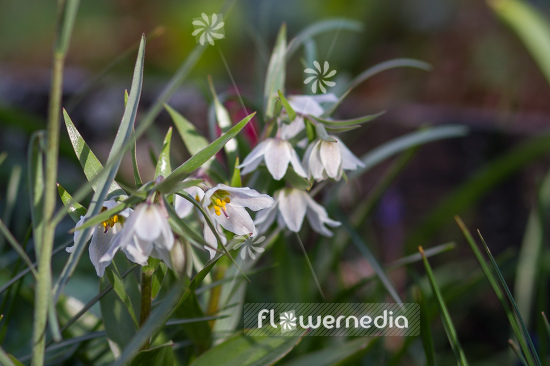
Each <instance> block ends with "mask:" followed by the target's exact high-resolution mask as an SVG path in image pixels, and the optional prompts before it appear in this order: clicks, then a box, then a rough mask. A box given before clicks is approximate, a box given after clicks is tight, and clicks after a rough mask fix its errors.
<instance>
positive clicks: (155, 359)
mask: <svg viewBox="0 0 550 366" xmlns="http://www.w3.org/2000/svg"><path fill="white" fill-rule="evenodd" d="M173 346H174V344H173V343H168V344H164V345H162V346H158V347H155V348H151V349H148V350H144V351H141V352H139V353H138V354H137V355H136V357H135V358H134V359H133V360H132V362H131V363H130V366H151V365H166V366H168V365H174V354H173V351H172V347H173Z"/></svg>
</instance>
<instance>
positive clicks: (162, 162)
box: [155, 127, 172, 178]
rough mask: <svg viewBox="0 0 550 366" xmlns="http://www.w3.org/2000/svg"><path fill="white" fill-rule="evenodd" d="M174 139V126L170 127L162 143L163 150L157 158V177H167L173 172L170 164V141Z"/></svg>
mask: <svg viewBox="0 0 550 366" xmlns="http://www.w3.org/2000/svg"><path fill="white" fill-rule="evenodd" d="M171 140H172V127H170V128H169V129H168V132H167V133H166V137H164V142H163V144H162V150H161V151H160V155H159V158H158V160H157V167H156V169H155V178H156V177H158V176H159V175H162V176H163V177H167V176H169V175H170V173H172V166H171V165H170V141H171Z"/></svg>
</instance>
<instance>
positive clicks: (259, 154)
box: [238, 138, 306, 180]
mask: <svg viewBox="0 0 550 366" xmlns="http://www.w3.org/2000/svg"><path fill="white" fill-rule="evenodd" d="M262 161H265V165H266V166H267V170H268V171H269V173H270V174H271V175H272V176H273V178H274V179H275V180H281V178H282V177H284V176H285V173H286V170H287V168H288V164H289V163H290V164H291V165H292V167H293V168H294V171H295V172H296V173H297V174H298V175H300V176H302V177H304V178H305V177H306V173H305V171H304V169H303V168H302V165H301V164H300V158H299V157H298V154H297V153H296V151H294V148H293V147H292V145H291V144H290V142H288V141H287V140H282V139H279V138H268V139H265V140H264V141H262V142H260V143H259V144H258V145H256V147H255V148H254V149H253V150H252V151H251V152H250V154H248V155H247V156H246V158H245V159H244V160H243V162H242V164H240V165H239V166H238V168H239V169H240V168H243V169H242V171H241V174H248V173H250V172H252V171H254V170H256V168H258V166H259V165H260V163H261V162H262Z"/></svg>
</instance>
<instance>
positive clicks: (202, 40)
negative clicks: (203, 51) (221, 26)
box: [199, 32, 206, 46]
mask: <svg viewBox="0 0 550 366" xmlns="http://www.w3.org/2000/svg"><path fill="white" fill-rule="evenodd" d="M205 39H206V32H204V33H203V34H201V37H200V39H199V42H200V44H201V46H204V41H205Z"/></svg>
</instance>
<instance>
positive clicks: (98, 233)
mask: <svg viewBox="0 0 550 366" xmlns="http://www.w3.org/2000/svg"><path fill="white" fill-rule="evenodd" d="M117 204H118V203H117V202H116V201H115V200H113V199H112V200H108V201H105V202H103V210H102V211H104V210H110V209H111V208H113V207H115V206H116V205H117ZM131 212H132V210H131V209H129V208H127V209H125V210H123V211H121V212H119V213H118V214H116V215H114V216H113V217H111V218H110V219H109V220H107V221H104V222H102V223H101V224H99V225H97V226H94V227H92V228H91V230H90V233H89V234H88V238H86V241H88V240H89V239H90V238H92V241H91V243H90V246H89V247H88V250H89V252H90V260H91V261H92V264H93V265H94V267H95V270H96V273H97V275H98V276H99V277H103V275H104V274H105V268H106V267H107V266H108V265H109V264H111V261H110V260H109V261H106V262H100V260H99V259H100V258H101V257H102V256H103V255H104V254H105V253H107V251H108V250H109V248H110V247H111V243H112V242H113V239H114V238H115V236H116V235H117V234H118V233H119V232H120V231H121V229H122V224H123V223H124V220H125V219H126V218H128V216H129V215H130V213H131ZM84 218H85V217H84V216H81V217H80V220H79V221H78V222H77V223H76V229H77V230H76V231H75V233H74V242H75V243H76V242H77V241H78V238H79V237H80V236H81V235H82V230H78V228H79V227H80V226H82V225H83V224H84V221H85V220H84ZM65 250H66V251H67V252H69V253H72V252H73V250H74V245H73V246H72V247H67V248H66V249H65Z"/></svg>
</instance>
